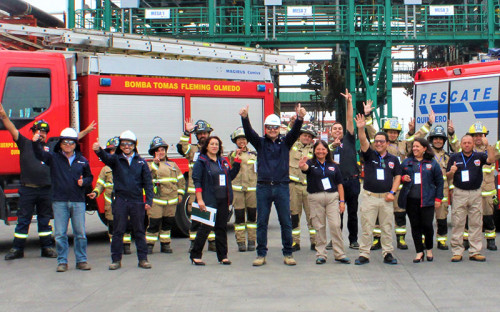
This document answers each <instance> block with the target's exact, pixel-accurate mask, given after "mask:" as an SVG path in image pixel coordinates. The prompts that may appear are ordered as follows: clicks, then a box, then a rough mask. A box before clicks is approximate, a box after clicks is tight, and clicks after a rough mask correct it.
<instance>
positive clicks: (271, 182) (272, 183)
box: [257, 181, 290, 185]
mask: <svg viewBox="0 0 500 312" xmlns="http://www.w3.org/2000/svg"><path fill="white" fill-rule="evenodd" d="M289 183H290V182H288V181H287V182H282V181H258V182H257V184H265V185H278V184H289Z"/></svg>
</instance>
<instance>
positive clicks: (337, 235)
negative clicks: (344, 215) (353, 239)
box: [308, 192, 346, 259]
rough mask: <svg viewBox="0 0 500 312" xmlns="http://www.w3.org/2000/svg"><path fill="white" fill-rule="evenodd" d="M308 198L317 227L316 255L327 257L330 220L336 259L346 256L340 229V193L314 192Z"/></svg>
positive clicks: (312, 218)
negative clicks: (327, 230) (327, 235)
mask: <svg viewBox="0 0 500 312" xmlns="http://www.w3.org/2000/svg"><path fill="white" fill-rule="evenodd" d="M308 200H309V207H310V208H311V222H312V224H313V226H314V228H315V229H316V257H322V258H325V259H327V252H326V244H327V238H326V222H328V228H329V229H330V236H331V238H332V247H333V255H334V257H335V259H343V258H345V257H346V255H345V251H344V240H343V239H342V230H341V229H340V208H339V193H338V192H335V193H328V192H321V193H313V194H309V195H308Z"/></svg>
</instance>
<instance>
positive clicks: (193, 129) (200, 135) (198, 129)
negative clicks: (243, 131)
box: [177, 119, 216, 252]
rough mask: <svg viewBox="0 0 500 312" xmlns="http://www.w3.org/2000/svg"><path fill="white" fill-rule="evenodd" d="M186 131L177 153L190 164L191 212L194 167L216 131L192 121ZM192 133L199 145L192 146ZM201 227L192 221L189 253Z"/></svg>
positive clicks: (212, 243) (211, 239)
mask: <svg viewBox="0 0 500 312" xmlns="http://www.w3.org/2000/svg"><path fill="white" fill-rule="evenodd" d="M184 129H186V130H185V131H184V133H183V135H182V136H181V139H180V140H179V143H177V152H178V153H179V154H181V155H182V156H184V158H186V159H187V160H188V162H189V177H188V188H187V193H188V194H187V195H189V199H188V201H187V210H188V212H191V207H192V205H193V202H194V200H195V194H196V190H195V188H194V183H193V166H194V163H195V162H196V161H197V160H198V156H199V155H200V150H201V146H202V145H203V143H205V140H206V139H207V138H208V137H209V136H210V133H211V132H212V131H213V130H214V129H213V128H212V126H211V125H210V124H209V123H208V122H206V121H205V120H201V119H200V120H198V121H197V122H196V123H193V122H192V121H191V120H186V121H185V123H184ZM191 133H194V134H195V135H196V140H198V143H197V144H190V143H189V138H190V136H191ZM199 227H200V223H199V222H197V221H191V228H190V229H189V240H190V241H191V245H190V247H189V252H191V249H193V245H194V239H195V238H196V233H197V232H198V228H199ZM208 250H209V251H213V252H215V251H216V249H215V233H214V231H211V232H210V234H209V235H208Z"/></svg>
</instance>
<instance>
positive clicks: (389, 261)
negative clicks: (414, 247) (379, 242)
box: [384, 246, 408, 264]
mask: <svg viewBox="0 0 500 312" xmlns="http://www.w3.org/2000/svg"><path fill="white" fill-rule="evenodd" d="M407 247H408V246H407ZM384 263H387V264H398V260H397V259H394V257H393V256H392V254H391V253H388V254H387V255H385V257H384Z"/></svg>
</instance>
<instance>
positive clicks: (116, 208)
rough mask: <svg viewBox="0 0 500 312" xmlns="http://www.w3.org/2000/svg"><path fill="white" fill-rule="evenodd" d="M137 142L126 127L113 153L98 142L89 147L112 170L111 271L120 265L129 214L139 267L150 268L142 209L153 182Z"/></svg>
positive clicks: (146, 206) (149, 199)
mask: <svg viewBox="0 0 500 312" xmlns="http://www.w3.org/2000/svg"><path fill="white" fill-rule="evenodd" d="M136 145H137V137H136V136H135V134H134V133H133V132H132V131H130V130H127V131H124V132H122V134H121V135H120V148H118V149H117V150H116V152H115V154H114V155H111V154H109V153H107V152H105V151H104V150H103V149H102V148H101V147H100V146H99V143H98V142H96V143H94V145H93V146H92V148H93V149H94V151H95V153H96V154H97V156H98V157H99V158H100V159H101V161H102V162H103V163H105V164H106V165H107V166H109V167H110V168H111V170H113V179H114V191H115V199H114V201H113V204H112V208H111V209H112V211H113V220H114V229H113V238H112V240H111V260H112V263H111V264H110V265H109V269H110V270H117V269H119V268H121V260H122V251H123V234H124V233H125V230H126V227H127V220H128V218H129V217H130V222H131V224H132V229H133V231H134V234H135V246H136V248H137V258H138V259H139V264H138V266H139V267H140V268H143V269H150V268H151V264H150V263H149V262H148V247H147V244H146V234H145V228H144V218H145V211H146V210H148V209H150V208H151V204H152V203H153V182H152V180H151V172H150V171H149V166H148V164H147V163H146V161H145V160H144V159H143V158H142V157H141V156H139V152H138V151H137V148H136ZM143 190H144V192H145V193H146V203H144V199H143Z"/></svg>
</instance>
